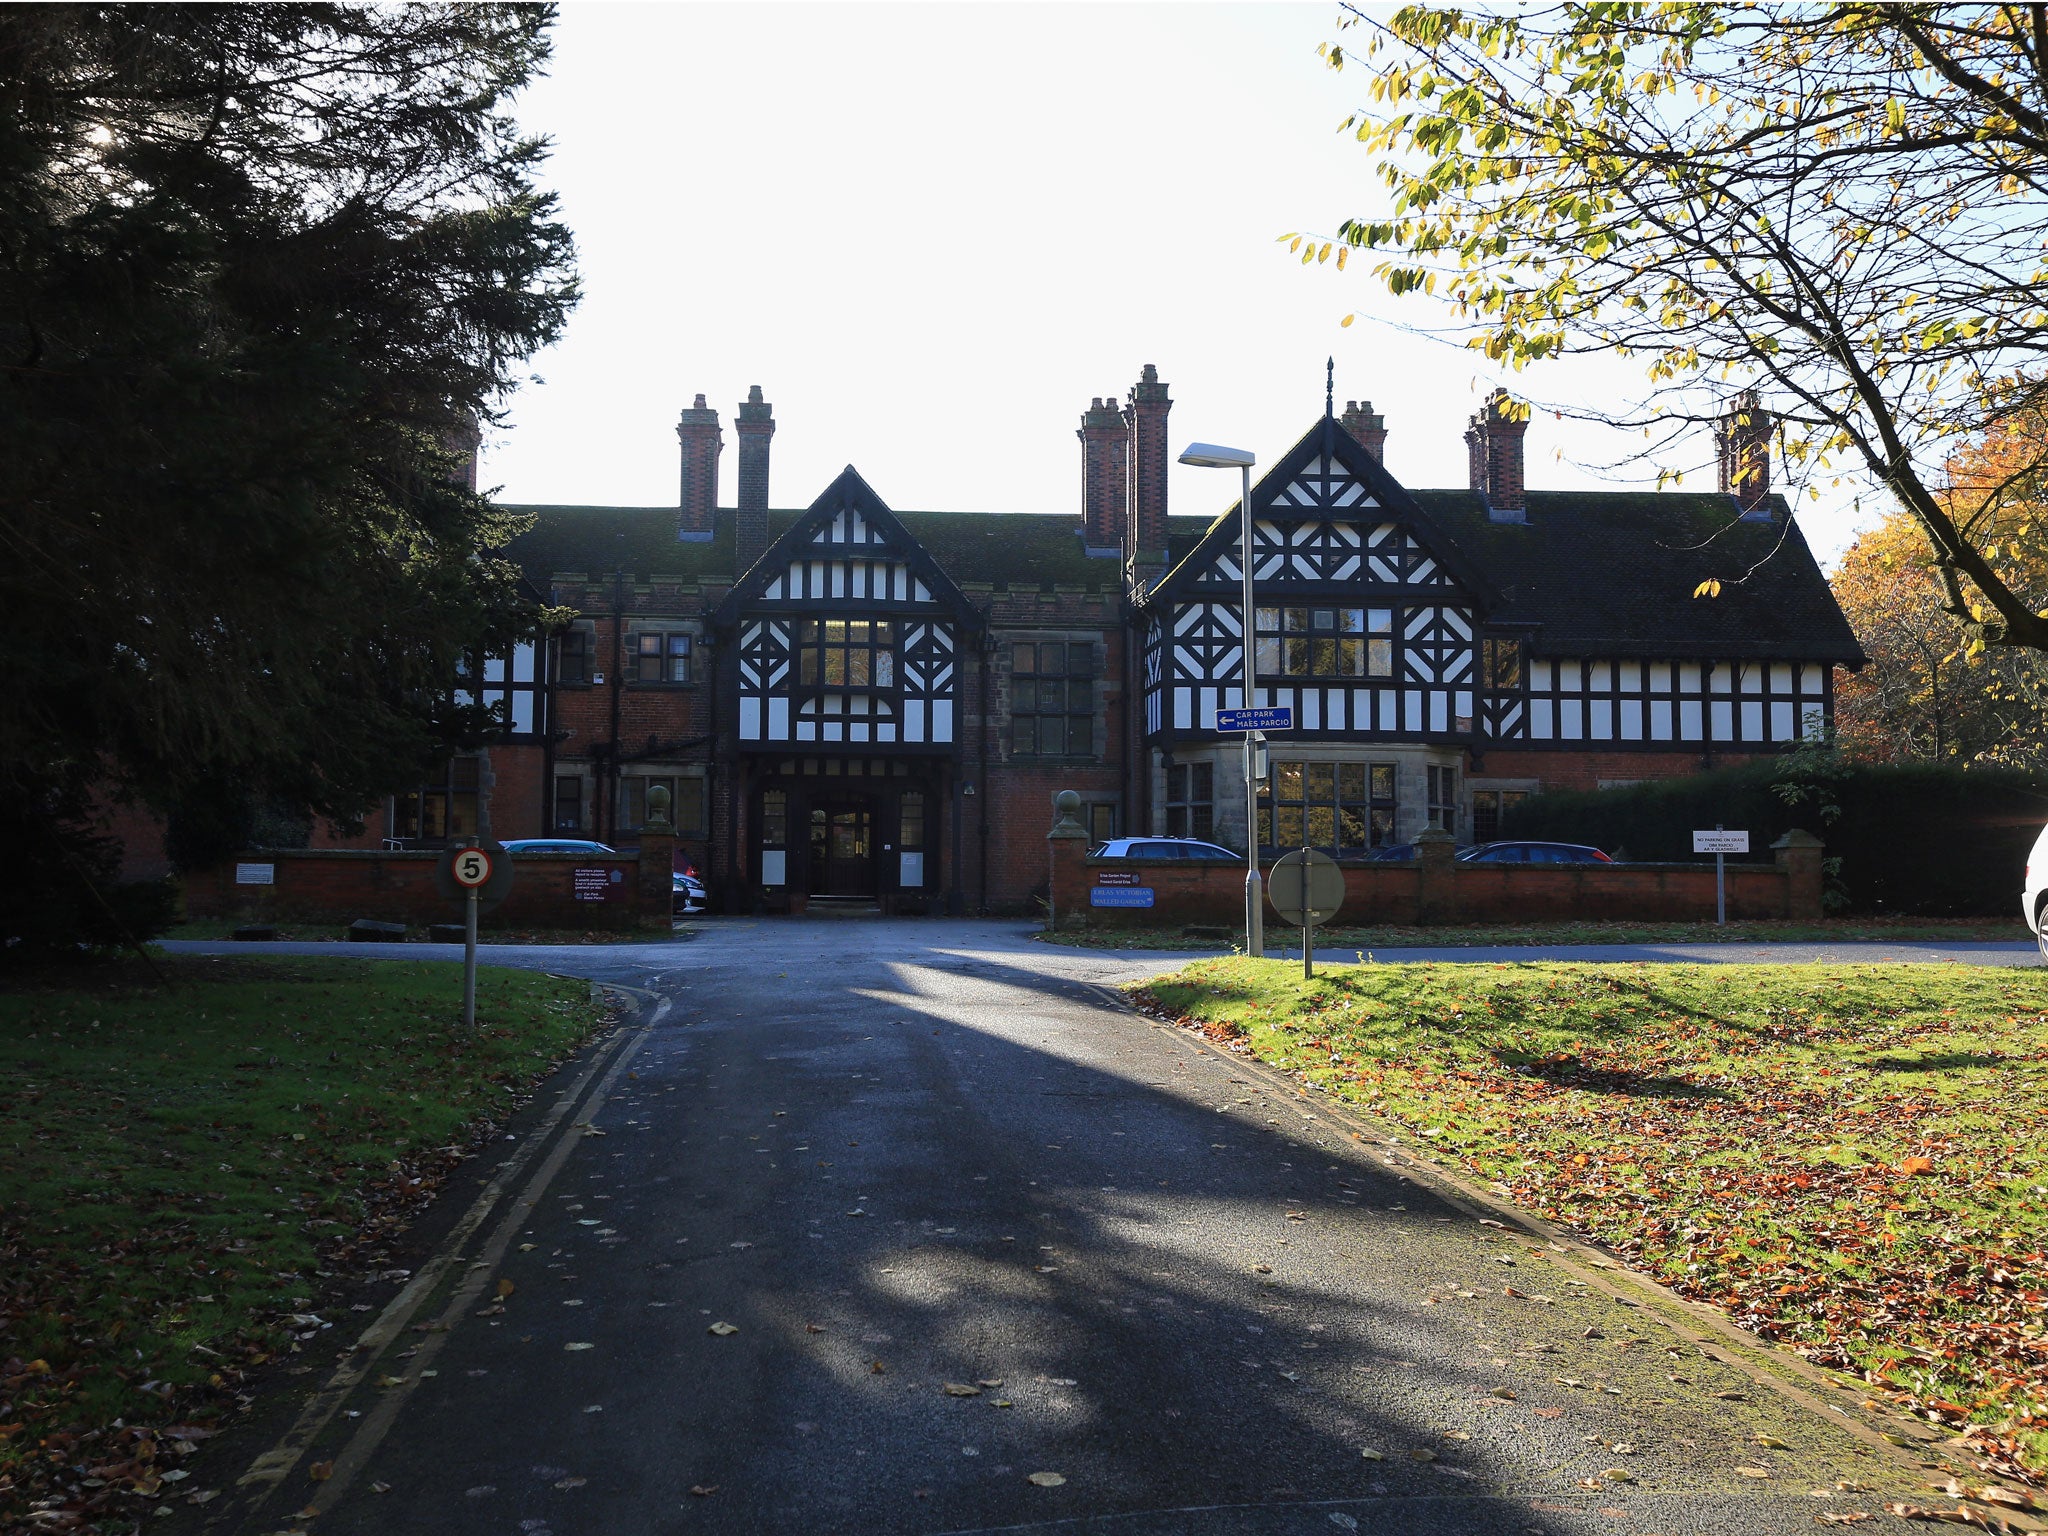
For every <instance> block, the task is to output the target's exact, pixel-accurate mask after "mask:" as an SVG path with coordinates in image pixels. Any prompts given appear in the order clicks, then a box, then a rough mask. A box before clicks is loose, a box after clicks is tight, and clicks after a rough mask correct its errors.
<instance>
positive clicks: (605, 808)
mask: <svg viewBox="0 0 2048 1536" xmlns="http://www.w3.org/2000/svg"><path fill="white" fill-rule="evenodd" d="M625 657H626V572H625V570H624V568H623V567H621V568H616V569H614V570H613V571H612V670H611V685H612V739H611V742H610V744H609V745H608V746H607V747H606V749H605V757H604V769H605V774H604V778H603V779H601V780H600V781H599V782H600V783H607V784H608V786H609V787H608V788H607V789H606V791H605V794H604V803H603V804H602V805H601V806H599V807H598V821H599V822H600V824H601V825H602V826H603V827H604V828H605V830H606V831H607V832H609V833H612V834H614V836H615V835H616V834H617V832H618V827H617V825H616V823H617V820H618V809H619V706H620V699H619V690H620V689H621V688H622V687H624V686H625V678H624V676H623V675H622V673H621V671H620V669H621V667H623V666H624V664H625ZM598 841H599V842H601V843H609V842H611V841H613V837H606V836H600V837H599V838H598Z"/></svg>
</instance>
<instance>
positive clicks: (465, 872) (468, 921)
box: [448, 848, 491, 1029]
mask: <svg viewBox="0 0 2048 1536" xmlns="http://www.w3.org/2000/svg"><path fill="white" fill-rule="evenodd" d="M448 876H449V878H450V879H452V880H453V881H454V882H455V883H456V884H457V885H459V886H461V887H462V1027H463V1028H464V1029H475V1028H476V908H477V898H478V895H479V893H480V892H481V891H482V890H483V888H484V886H485V885H486V884H487V883H489V881H490V878H491V856H490V855H489V854H488V853H486V852H485V851H484V850H483V849H481V848H458V849H456V850H455V855H454V858H453V859H451V860H450V862H449V866H448Z"/></svg>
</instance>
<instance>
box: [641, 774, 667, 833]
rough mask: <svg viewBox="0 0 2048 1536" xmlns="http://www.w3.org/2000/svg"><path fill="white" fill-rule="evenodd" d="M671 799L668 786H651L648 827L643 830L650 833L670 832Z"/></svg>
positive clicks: (648, 800) (649, 789) (649, 791)
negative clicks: (669, 811) (669, 805)
mask: <svg viewBox="0 0 2048 1536" xmlns="http://www.w3.org/2000/svg"><path fill="white" fill-rule="evenodd" d="M669 798H670V797H669V791H668V786H667V785H666V784H655V785H651V786H649V788H648V791H647V825H646V827H645V828H644V829H643V830H645V831H648V832H666V831H668V830H669V823H668V804H669Z"/></svg>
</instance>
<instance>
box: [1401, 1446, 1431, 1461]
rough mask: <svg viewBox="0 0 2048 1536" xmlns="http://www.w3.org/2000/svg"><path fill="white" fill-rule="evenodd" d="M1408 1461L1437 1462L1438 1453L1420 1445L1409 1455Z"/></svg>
mask: <svg viewBox="0 0 2048 1536" xmlns="http://www.w3.org/2000/svg"><path fill="white" fill-rule="evenodd" d="M1408 1459H1409V1460H1410V1461H1435V1460H1436V1452H1435V1451H1432V1450H1430V1449H1429V1447H1427V1446H1423V1445H1418V1446H1416V1447H1415V1449H1414V1450H1412V1451H1410V1452H1409V1453H1408Z"/></svg>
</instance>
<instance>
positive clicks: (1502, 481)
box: [1465, 389, 1529, 523]
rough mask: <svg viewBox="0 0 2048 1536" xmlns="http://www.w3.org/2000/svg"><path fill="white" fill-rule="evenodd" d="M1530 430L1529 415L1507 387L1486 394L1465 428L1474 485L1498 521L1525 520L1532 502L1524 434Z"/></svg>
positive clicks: (1488, 509)
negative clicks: (1527, 493)
mask: <svg viewBox="0 0 2048 1536" xmlns="http://www.w3.org/2000/svg"><path fill="white" fill-rule="evenodd" d="M1528 430H1529V418H1528V417H1527V416H1526V415H1524V414H1521V413H1519V412H1517V411H1516V408H1515V405H1514V402H1513V401H1512V400H1511V399H1510V398H1509V397H1508V392H1507V391H1506V390H1504V389H1496V390H1495V391H1494V392H1493V393H1492V394H1491V395H1488V396H1487V397H1486V404H1485V405H1484V406H1483V407H1481V408H1480V410H1479V412H1478V413H1477V414H1476V415H1474V416H1473V418H1472V424H1471V425H1470V426H1468V427H1467V428H1466V429H1465V448H1466V451H1467V453H1468V455H1469V458H1470V464H1471V483H1472V489H1473V490H1475V491H1478V492H1479V493H1480V494H1481V495H1483V496H1484V497H1485V498H1486V508H1487V511H1488V512H1489V513H1490V514H1491V515H1492V516H1493V519H1494V520H1495V521H1496V522H1503V523H1519V522H1521V521H1523V520H1524V516H1525V512H1526V509H1527V507H1528V502H1527V500H1526V499H1525V498H1524V496H1523V485H1522V437H1523V434H1525V433H1526V432H1527V431H1528Z"/></svg>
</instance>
